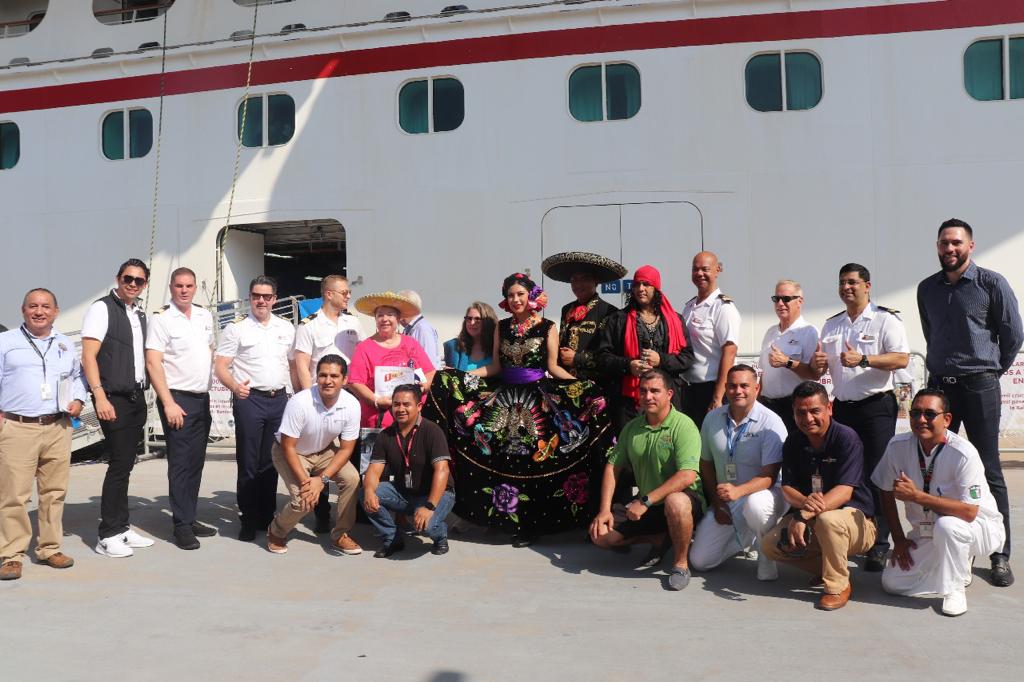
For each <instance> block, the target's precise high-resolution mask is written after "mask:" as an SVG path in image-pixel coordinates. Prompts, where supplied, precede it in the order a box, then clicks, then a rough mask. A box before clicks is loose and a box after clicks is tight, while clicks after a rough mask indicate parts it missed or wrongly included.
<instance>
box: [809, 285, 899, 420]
mask: <svg viewBox="0 0 1024 682" xmlns="http://www.w3.org/2000/svg"><path fill="white" fill-rule="evenodd" d="M847 341H849V343H850V345H851V346H853V350H854V351H856V352H858V353H863V354H864V355H881V354H883V353H909V352H910V344H909V343H908V342H907V330H906V329H905V328H904V327H903V322H902V321H901V320H900V318H899V317H898V316H897V315H896V314H895V313H893V312H888V311H886V310H882V309H880V308H879V307H878V306H876V305H875V304H874V303H870V302H869V303H868V307H867V308H865V309H864V311H863V312H862V313H861V314H860V316H859V317H858V318H857V319H856V320H853V321H851V320H850V316H849V315H848V314H847V313H846V311H843V312H842V313H840V314H838V315H833V316H832V317H830V318H828V319H827V320H825V326H824V327H822V329H821V350H823V351H824V352H825V354H826V355H828V373H829V376H830V377H832V396H833V397H834V398H836V399H837V400H863V399H864V398H868V397H870V396H872V395H874V394H876V393H884V392H885V391H891V390H892V389H893V387H894V382H893V373H892V371H890V370H887V369H876V368H874V367H867V368H862V367H843V363H841V362H840V361H839V355H840V353H842V352H843V351H845V350H846V342H847Z"/></svg>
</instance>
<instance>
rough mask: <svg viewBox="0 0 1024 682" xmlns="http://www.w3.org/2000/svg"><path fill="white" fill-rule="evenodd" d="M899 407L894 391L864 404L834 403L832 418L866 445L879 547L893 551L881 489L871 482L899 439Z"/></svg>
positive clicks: (867, 478)
mask: <svg viewBox="0 0 1024 682" xmlns="http://www.w3.org/2000/svg"><path fill="white" fill-rule="evenodd" d="M898 410H899V404H898V403H897V401H896V394H895V393H893V392H892V391H886V392H885V393H876V394H875V395H873V396H870V397H868V398H864V399H863V400H834V401H832V417H833V418H834V419H835V420H836V421H837V422H839V423H840V424H845V425H847V426H849V427H850V428H851V429H853V430H854V431H856V432H857V435H858V436H860V440H861V443H863V444H864V485H866V486H867V488H868V489H869V490H870V491H871V497H872V498H873V499H874V502H875V525H876V527H877V528H878V534H877V535H876V536H875V547H881V548H888V547H889V523H888V521H887V519H886V517H885V513H884V512H883V511H882V500H881V496H880V495H879V493H878V488H877V487H875V484H874V483H872V482H871V474H873V473H874V471H875V467H876V466H878V462H879V461H880V460H881V459H882V455H884V454H885V448H886V446H887V445H889V441H890V440H892V437H893V436H894V435H896V415H897V412H898Z"/></svg>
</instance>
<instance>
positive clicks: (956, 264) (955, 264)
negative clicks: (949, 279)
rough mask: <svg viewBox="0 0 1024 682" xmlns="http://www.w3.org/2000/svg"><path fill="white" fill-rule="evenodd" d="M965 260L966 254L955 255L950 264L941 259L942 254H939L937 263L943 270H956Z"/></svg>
mask: <svg viewBox="0 0 1024 682" xmlns="http://www.w3.org/2000/svg"><path fill="white" fill-rule="evenodd" d="M966 262H967V256H957V257H956V260H954V261H953V262H952V263H950V264H947V263H946V261H945V260H943V259H942V256H939V265H941V266H942V270H943V272H956V271H957V270H959V269H960V267H961V266H962V265H963V264H964V263H966Z"/></svg>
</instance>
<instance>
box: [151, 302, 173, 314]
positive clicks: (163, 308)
mask: <svg viewBox="0 0 1024 682" xmlns="http://www.w3.org/2000/svg"><path fill="white" fill-rule="evenodd" d="M170 307H171V304H170V303H166V304H164V306H163V307H162V308H160V310H154V311H153V314H154V315H159V314H160V313H162V312H164V311H166V310H167V309H168V308H170Z"/></svg>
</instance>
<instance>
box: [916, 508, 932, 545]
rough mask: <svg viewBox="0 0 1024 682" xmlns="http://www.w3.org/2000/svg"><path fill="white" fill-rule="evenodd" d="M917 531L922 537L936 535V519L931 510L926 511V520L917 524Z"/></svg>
mask: <svg viewBox="0 0 1024 682" xmlns="http://www.w3.org/2000/svg"><path fill="white" fill-rule="evenodd" d="M917 532H918V534H919V535H920V536H921V538H922V539H927V538H932V537H934V536H935V520H934V518H933V517H932V513H931V512H930V511H926V512H925V513H924V521H921V522H920V523H919V524H917Z"/></svg>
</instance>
